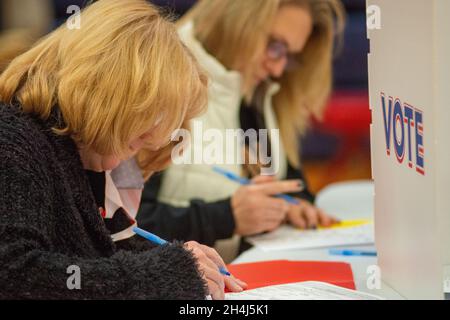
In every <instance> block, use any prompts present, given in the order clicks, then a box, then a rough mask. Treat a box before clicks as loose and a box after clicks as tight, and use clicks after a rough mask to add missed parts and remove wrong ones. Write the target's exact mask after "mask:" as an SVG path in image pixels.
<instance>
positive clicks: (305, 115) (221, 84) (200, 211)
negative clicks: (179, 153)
mask: <svg viewBox="0 0 450 320" xmlns="http://www.w3.org/2000/svg"><path fill="white" fill-rule="evenodd" d="M343 15H344V13H343V9H342V6H341V3H340V1H339V0H265V1H259V0H246V1H236V0H200V1H199V2H198V3H197V5H196V6H194V7H193V8H192V9H191V10H190V11H189V12H188V13H187V14H186V16H185V17H184V18H182V20H181V21H180V22H179V34H180V37H181V39H182V40H183V42H184V43H185V44H186V45H187V46H188V47H189V48H190V49H191V51H192V52H193V54H194V55H195V56H196V58H197V60H198V61H199V62H200V64H201V65H202V66H203V67H204V68H205V69H206V70H207V72H208V74H209V76H210V78H211V82H212V83H211V85H210V86H209V105H208V111H207V113H206V114H204V115H203V116H201V117H200V118H199V119H198V121H200V122H201V124H202V126H203V129H204V130H206V129H211V128H214V129H218V130H220V132H222V133H223V136H225V135H226V134H225V131H226V130H227V129H239V128H242V129H250V128H252V129H256V130H258V129H279V130H280V131H279V132H280V139H277V137H275V136H274V137H271V136H269V137H268V138H269V140H270V145H269V149H270V150H271V153H272V154H271V161H272V163H271V167H273V168H276V170H274V171H273V172H272V173H273V175H272V176H267V175H266V176H258V174H259V173H260V168H259V167H258V166H251V165H245V166H242V165H241V164H240V163H243V162H245V161H236V162H235V163H234V164H222V165H221V167H223V168H225V169H228V170H229V171H232V172H234V173H235V174H238V175H242V174H246V175H248V176H249V177H255V178H254V179H255V180H254V182H255V183H254V185H250V186H239V185H238V184H236V183H235V182H233V181H228V180H227V179H224V178H223V177H222V176H220V175H217V174H216V173H215V172H213V170H212V169H211V166H210V165H206V164H185V165H172V166H171V167H170V168H169V169H168V170H166V171H165V172H164V174H163V175H162V176H158V177H155V179H153V180H150V183H149V184H148V185H147V187H146V190H145V191H144V195H143V204H142V206H141V211H140V213H139V215H138V220H139V221H140V222H141V223H143V224H144V225H146V226H147V227H148V228H150V229H152V230H156V231H158V232H160V233H162V234H165V235H166V236H167V237H175V238H176V237H181V238H183V239H196V240H199V241H203V242H205V243H207V244H209V245H213V244H214V243H215V241H216V240H218V239H223V238H230V237H231V236H233V235H240V236H247V235H252V234H257V233H260V232H264V231H271V230H274V229H276V228H277V227H278V226H279V225H280V224H281V223H283V222H284V221H285V220H287V221H288V222H289V223H291V224H293V225H294V226H297V227H300V228H314V227H316V226H318V225H319V224H320V225H325V226H326V225H329V224H331V223H333V221H334V219H333V218H332V217H329V216H327V215H326V214H325V213H324V212H322V211H321V210H320V209H318V208H316V207H315V206H314V205H313V204H312V203H313V201H314V197H313V195H312V194H311V193H310V192H308V190H307V189H306V190H304V191H303V192H298V191H299V188H298V186H295V185H294V181H278V180H284V179H301V180H304V178H303V175H302V172H301V164H300V160H299V144H298V140H299V139H298V138H299V136H300V135H301V134H302V133H304V132H305V130H306V128H307V126H308V121H309V118H310V116H311V115H314V116H317V117H320V115H321V113H322V110H323V108H324V106H325V103H326V101H327V98H328V95H329V93H330V90H331V78H332V55H333V46H334V44H333V40H334V38H335V34H336V31H337V30H341V29H342V24H343ZM192 140H193V141H194V145H193V150H194V151H195V150H201V149H202V148H195V147H199V146H198V144H201V143H204V144H205V145H204V146H203V149H205V146H206V145H207V144H209V143H210V142H209V141H205V142H203V141H202V140H201V138H200V140H198V139H197V137H195V136H194V137H192ZM195 141H201V142H200V143H197V145H195ZM200 147H201V146H200ZM245 150H247V151H248V150H249V148H245ZM247 154H248V152H247ZM239 157H240V158H239ZM243 157H245V153H244V155H237V158H239V159H241V160H242V159H244V158H243ZM239 162H240V163H239ZM289 183H290V184H289ZM280 192H294V195H295V196H297V197H298V198H300V199H301V201H300V203H299V204H298V205H291V204H287V203H286V202H284V201H282V200H280V199H278V198H274V197H272V196H273V195H274V194H277V193H280ZM168 212H172V214H171V215H169V214H168ZM161 221H162V222H163V223H161ZM171 221H183V223H184V227H183V228H181V227H179V228H178V229H174V228H169V227H168V226H170V225H173V223H171ZM227 247H229V246H227ZM232 247H233V246H232ZM234 249H236V246H234ZM235 254H236V250H234V251H231V252H230V254H229V255H228V257H229V258H230V259H232V258H233V257H234V256H235Z"/></svg>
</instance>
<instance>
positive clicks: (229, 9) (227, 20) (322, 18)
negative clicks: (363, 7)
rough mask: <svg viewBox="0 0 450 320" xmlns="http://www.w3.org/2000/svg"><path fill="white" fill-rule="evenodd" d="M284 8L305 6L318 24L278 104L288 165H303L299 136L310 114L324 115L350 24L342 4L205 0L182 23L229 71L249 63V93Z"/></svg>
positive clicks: (284, 80) (283, 79) (285, 82)
mask: <svg viewBox="0 0 450 320" xmlns="http://www.w3.org/2000/svg"><path fill="white" fill-rule="evenodd" d="M285 5H295V6H301V7H303V8H305V9H306V10H308V11H309V12H310V13H311V17H312V20H313V30H312V34H311V36H310V37H309V40H308V42H307V44H306V46H305V48H304V49H303V51H302V52H301V53H299V54H298V55H297V56H296V59H297V60H298V63H299V67H298V68H296V69H295V70H293V71H286V72H284V74H283V76H282V77H281V79H279V81H280V84H281V90H280V91H279V93H278V94H277V95H275V97H274V100H273V103H274V110H275V113H276V115H277V118H278V123H279V128H280V132H281V137H282V140H283V145H284V146H285V148H286V151H287V155H288V158H289V161H290V162H291V163H292V164H293V165H294V166H299V145H298V140H299V135H300V134H303V133H304V132H305V130H306V128H307V126H308V123H309V119H310V116H311V115H314V116H316V117H318V118H320V117H321V115H322V113H323V109H324V107H325V104H326V101H327V99H328V96H329V94H330V92H331V87H332V58H333V48H334V39H335V36H336V35H337V34H340V33H341V32H342V30H343V28H344V21H345V13H344V9H343V6H342V4H341V2H340V0H245V1H236V0H200V1H199V2H198V3H197V5H196V6H195V7H194V8H193V9H191V10H190V11H189V12H188V13H187V15H186V16H185V17H184V18H183V19H182V20H181V21H180V22H179V23H180V24H183V23H185V22H186V21H188V20H191V19H192V20H193V21H194V24H195V35H196V38H197V39H198V40H199V41H200V42H201V43H202V44H203V46H204V47H205V49H206V50H207V51H208V52H209V53H210V54H212V55H213V56H215V57H216V58H217V59H218V60H219V61H220V62H221V63H222V64H223V65H224V66H225V67H227V68H228V69H231V70H236V69H237V68H238V66H239V65H240V64H242V61H246V63H247V67H246V68H245V70H244V71H243V72H242V75H243V82H244V86H243V90H244V93H245V94H248V92H249V91H252V90H253V89H252V88H251V86H250V83H251V81H252V71H253V68H254V67H255V64H256V61H257V59H258V57H259V56H260V55H261V53H262V52H263V50H264V49H265V46H266V44H267V41H268V36H269V33H270V29H271V26H272V21H273V20H274V18H275V16H276V14H277V11H278V10H279V8H280V7H281V6H285ZM335 31H336V32H335Z"/></svg>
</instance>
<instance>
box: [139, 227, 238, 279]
mask: <svg viewBox="0 0 450 320" xmlns="http://www.w3.org/2000/svg"><path fill="white" fill-rule="evenodd" d="M133 232H134V233H136V234H137V235H139V236H141V237H143V238H145V239H147V240H148V241H150V242H153V243H154V244H157V245H159V246H162V245H163V244H167V243H168V242H167V241H166V240H164V239H161V238H160V237H158V236H157V235H155V234H153V233H151V232H148V231H145V230H143V229H141V228H138V227H133ZM219 271H220V273H221V274H223V275H225V276H231V274H230V273H229V272H228V271H227V270H226V269H225V268H224V267H219Z"/></svg>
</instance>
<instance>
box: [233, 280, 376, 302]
mask: <svg viewBox="0 0 450 320" xmlns="http://www.w3.org/2000/svg"><path fill="white" fill-rule="evenodd" d="M225 300H383V298H381V297H378V296H376V295H372V294H369V293H365V292H360V291H355V290H350V289H346V288H342V287H338V286H335V285H332V284H328V283H325V282H315V281H307V282H296V283H289V284H282V285H275V286H268V287H262V288H257V289H252V290H245V291H242V292H232V293H226V294H225Z"/></svg>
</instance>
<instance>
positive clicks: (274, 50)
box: [266, 37, 300, 70]
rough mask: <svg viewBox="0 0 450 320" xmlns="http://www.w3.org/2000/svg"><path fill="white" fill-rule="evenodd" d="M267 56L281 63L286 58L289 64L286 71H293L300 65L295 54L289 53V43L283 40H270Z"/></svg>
mask: <svg viewBox="0 0 450 320" xmlns="http://www.w3.org/2000/svg"><path fill="white" fill-rule="evenodd" d="M266 55H267V57H268V58H269V59H270V60H272V61H279V60H281V59H283V58H286V60H287V63H286V68H285V70H293V69H296V68H297V67H299V65H300V63H299V62H298V60H297V59H296V58H295V56H294V54H292V53H289V47H288V45H287V43H286V42H285V41H283V40H279V39H275V38H273V37H271V38H269V41H268V43H267V47H266Z"/></svg>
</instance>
